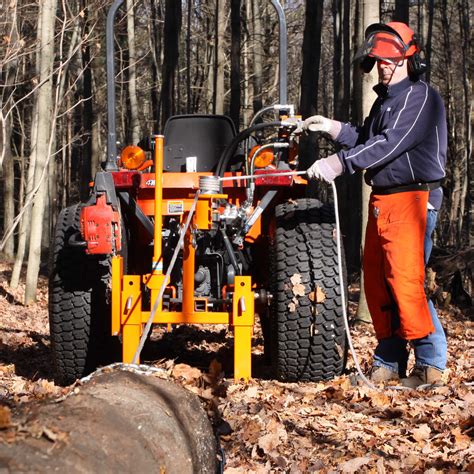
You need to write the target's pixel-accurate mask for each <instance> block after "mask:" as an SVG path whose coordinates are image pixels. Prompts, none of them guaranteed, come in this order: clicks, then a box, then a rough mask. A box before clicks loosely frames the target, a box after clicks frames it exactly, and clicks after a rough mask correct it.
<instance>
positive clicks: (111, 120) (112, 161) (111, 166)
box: [104, 0, 288, 171]
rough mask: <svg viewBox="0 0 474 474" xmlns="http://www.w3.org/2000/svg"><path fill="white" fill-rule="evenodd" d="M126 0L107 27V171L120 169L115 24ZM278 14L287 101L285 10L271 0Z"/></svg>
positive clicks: (282, 95)
mask: <svg viewBox="0 0 474 474" xmlns="http://www.w3.org/2000/svg"><path fill="white" fill-rule="evenodd" d="M123 2H124V0H114V3H113V4H112V6H111V7H110V9H109V11H108V13H107V29H106V49H107V128H108V132H107V159H106V161H105V164H104V169H105V171H118V167H117V124H116V116H115V108H116V102H115V63H114V57H115V45H114V24H115V16H116V14H117V11H118V9H119V8H120V7H121V6H122V4H123ZM270 2H271V4H272V5H273V7H274V8H275V10H276V12H277V15H278V22H279V26H280V37H279V39H280V48H279V51H280V55H279V56H280V57H279V82H280V84H279V86H280V87H279V103H280V104H286V102H287V85H288V82H287V80H288V72H287V70H288V62H287V48H288V39H287V38H288V37H287V31H286V19H285V12H284V11H283V7H282V6H281V3H280V0H270Z"/></svg>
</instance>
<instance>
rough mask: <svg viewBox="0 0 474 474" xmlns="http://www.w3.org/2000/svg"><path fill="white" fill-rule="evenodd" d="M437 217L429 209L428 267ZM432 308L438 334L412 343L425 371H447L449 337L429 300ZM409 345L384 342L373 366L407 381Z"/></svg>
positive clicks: (394, 340) (399, 340)
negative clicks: (405, 378) (425, 368)
mask: <svg viewBox="0 0 474 474" xmlns="http://www.w3.org/2000/svg"><path fill="white" fill-rule="evenodd" d="M437 217H438V212H437V211H436V210H434V209H428V216H427V221H426V231H425V243H424V250H425V265H426V264H427V263H428V260H429V258H430V255H431V250H432V248H433V241H432V239H431V236H432V234H433V231H434V229H435V227H436V219H437ZM428 307H429V309H430V313H431V319H432V321H433V326H434V327H435V331H434V332H433V333H431V334H428V336H425V337H423V338H421V339H415V340H413V341H410V342H411V345H412V346H413V349H414V352H415V364H416V365H418V366H421V367H435V368H436V369H439V370H444V369H445V368H446V359H447V348H448V346H447V342H446V335H445V334H444V330H443V327H442V326H441V323H440V321H439V318H438V315H437V313H436V309H435V307H434V305H433V303H432V301H431V300H428ZM395 316H396V315H395ZM407 343H408V341H406V340H405V339H402V338H401V337H399V336H397V335H394V336H392V337H389V338H387V339H382V340H380V341H379V343H378V345H377V347H376V349H375V354H374V364H373V365H374V366H375V367H386V368H387V369H390V370H392V371H393V372H398V374H399V375H400V377H405V373H406V369H407V362H408V348H407V345H408V344H407Z"/></svg>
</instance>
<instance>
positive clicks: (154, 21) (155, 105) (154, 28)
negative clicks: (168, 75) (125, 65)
mask: <svg viewBox="0 0 474 474" xmlns="http://www.w3.org/2000/svg"><path fill="white" fill-rule="evenodd" d="M150 7H151V29H150V33H151V34H150V49H151V55H152V62H151V74H152V87H151V92H150V94H151V107H152V109H153V119H154V129H155V130H159V129H160V117H161V103H160V97H159V94H158V90H159V82H160V79H161V77H160V67H159V64H160V61H161V51H162V50H161V37H162V34H161V33H162V30H163V28H162V27H161V24H162V18H163V11H162V6H161V2H156V1H155V0H151V1H150Z"/></svg>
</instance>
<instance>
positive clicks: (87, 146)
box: [79, 5, 94, 201]
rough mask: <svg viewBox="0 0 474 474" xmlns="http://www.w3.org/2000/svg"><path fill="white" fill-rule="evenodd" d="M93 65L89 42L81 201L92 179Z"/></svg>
mask: <svg viewBox="0 0 474 474" xmlns="http://www.w3.org/2000/svg"><path fill="white" fill-rule="evenodd" d="M84 7H85V5H84ZM84 15H85V17H84V33H85V34H88V33H89V31H90V28H89V21H88V16H87V15H88V9H87V8H84ZM92 67H93V61H92V58H91V45H90V44H89V42H87V43H86V44H85V45H84V47H83V53H82V68H83V71H84V73H83V74H84V76H83V77H84V78H83V81H82V97H83V99H84V108H83V116H82V126H83V134H84V138H83V140H84V145H83V147H82V166H81V171H80V173H79V176H80V178H79V186H80V198H81V201H85V200H86V199H87V197H88V196H89V191H90V189H89V183H90V181H91V179H92V176H93V175H92V153H93V150H92V148H93V143H92V134H93V132H92V129H93V127H94V98H93V90H92Z"/></svg>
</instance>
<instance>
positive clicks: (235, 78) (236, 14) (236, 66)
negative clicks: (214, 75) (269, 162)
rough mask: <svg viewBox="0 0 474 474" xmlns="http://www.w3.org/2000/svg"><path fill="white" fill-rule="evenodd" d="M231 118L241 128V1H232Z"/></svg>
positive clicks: (236, 126)
mask: <svg viewBox="0 0 474 474" xmlns="http://www.w3.org/2000/svg"><path fill="white" fill-rule="evenodd" d="M230 5H231V7H230V11H231V21H230V23H231V30H232V34H231V36H232V41H231V53H230V55H231V68H230V114H229V115H230V118H231V119H232V121H233V122H234V124H235V128H236V129H237V130H238V129H239V127H240V52H241V50H240V7H241V5H240V0H231V3H230Z"/></svg>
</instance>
